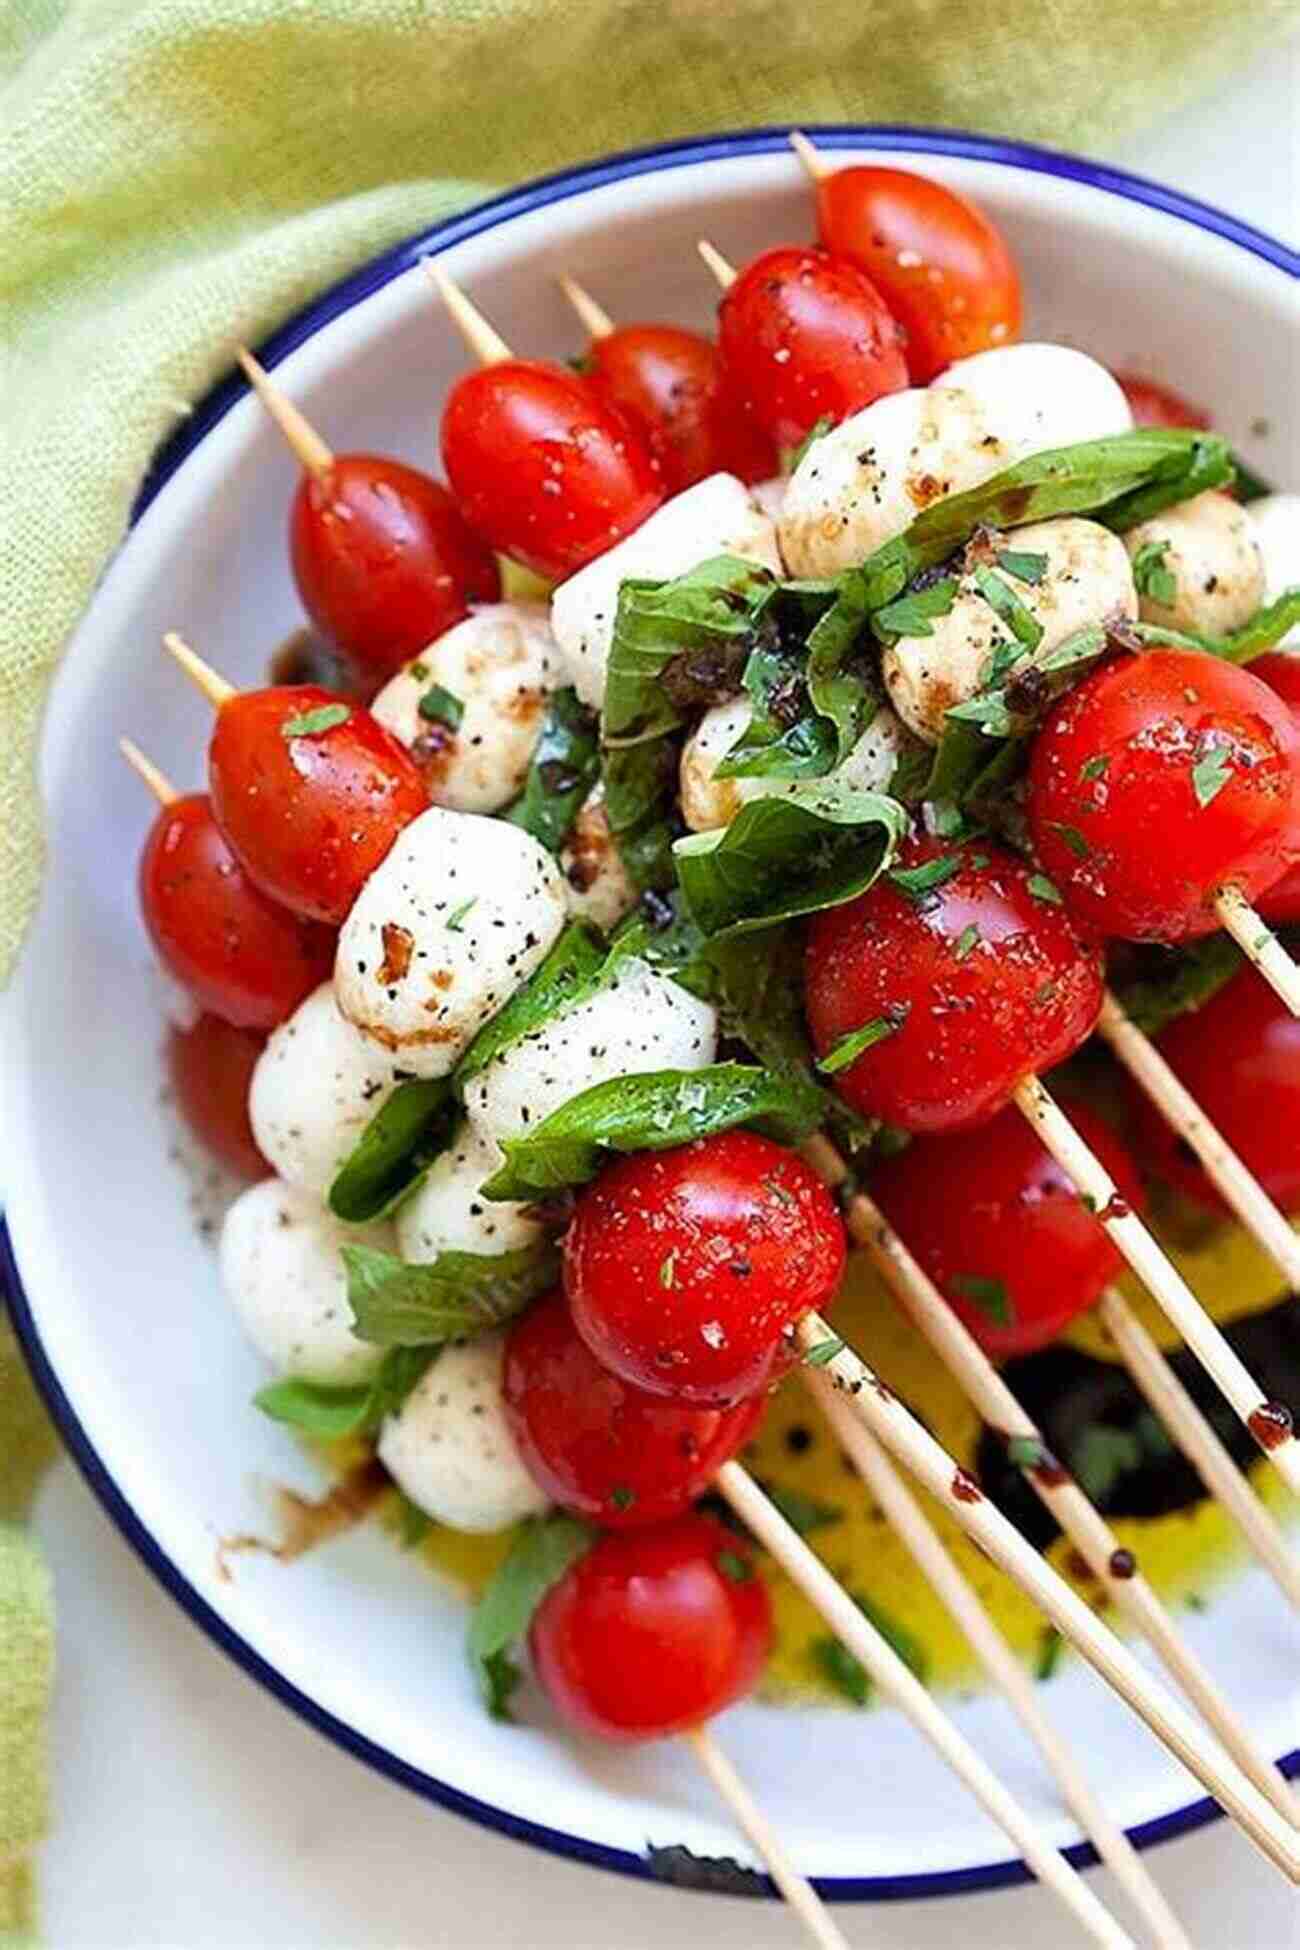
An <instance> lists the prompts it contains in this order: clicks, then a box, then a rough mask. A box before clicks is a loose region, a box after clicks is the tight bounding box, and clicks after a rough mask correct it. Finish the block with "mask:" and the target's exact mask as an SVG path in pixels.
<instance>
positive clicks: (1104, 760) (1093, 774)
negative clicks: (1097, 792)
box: [1079, 752, 1110, 785]
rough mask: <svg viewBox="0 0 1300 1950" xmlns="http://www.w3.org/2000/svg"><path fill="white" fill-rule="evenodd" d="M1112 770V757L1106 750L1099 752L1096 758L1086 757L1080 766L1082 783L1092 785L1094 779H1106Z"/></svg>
mask: <svg viewBox="0 0 1300 1950" xmlns="http://www.w3.org/2000/svg"><path fill="white" fill-rule="evenodd" d="M1109 770H1110V757H1109V755H1108V754H1107V753H1106V752H1098V754H1097V756H1096V758H1089V759H1085V761H1084V763H1083V764H1082V765H1081V766H1080V767H1079V779H1080V781H1081V783H1083V784H1086V785H1091V784H1092V782H1093V780H1094V779H1104V778H1105V776H1106V774H1107V772H1109Z"/></svg>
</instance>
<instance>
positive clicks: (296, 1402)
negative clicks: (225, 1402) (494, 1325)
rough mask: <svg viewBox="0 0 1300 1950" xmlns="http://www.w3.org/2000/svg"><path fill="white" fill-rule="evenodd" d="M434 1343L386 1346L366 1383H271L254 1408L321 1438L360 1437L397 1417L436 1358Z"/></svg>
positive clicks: (264, 1389)
mask: <svg viewBox="0 0 1300 1950" xmlns="http://www.w3.org/2000/svg"><path fill="white" fill-rule="evenodd" d="M439 1351H440V1350H439V1349H438V1348H436V1347H392V1348H389V1350H388V1352H387V1353H386V1354H385V1356H384V1358H383V1360H382V1361H381V1362H380V1364H379V1366H378V1368H377V1369H376V1371H375V1374H374V1376H373V1377H372V1379H371V1380H370V1381H367V1382H361V1383H360V1384H358V1386H356V1387H354V1388H330V1387H326V1386H325V1385H324V1384H322V1383H320V1382H315V1381H274V1382H272V1383H271V1385H270V1386H269V1387H267V1388H262V1389H259V1390H258V1392H257V1394H256V1395H254V1397H253V1403H254V1406H255V1407H257V1408H260V1409H261V1411H262V1413H263V1414H264V1415H269V1416H271V1418H272V1419H273V1420H274V1421H276V1422H287V1423H288V1424H289V1425H290V1426H291V1427H292V1428H295V1429H301V1430H302V1431H303V1433H304V1434H306V1435H314V1436H317V1437H319V1438H320V1439H321V1440H322V1441H326V1442H329V1441H336V1440H337V1439H338V1438H339V1437H340V1436H345V1435H364V1434H369V1433H371V1432H372V1431H373V1430H375V1429H377V1428H378V1427H379V1426H380V1424H381V1423H382V1422H383V1421H384V1419H385V1417H387V1416H389V1415H396V1413H397V1411H398V1410H399V1409H400V1408H401V1406H402V1403H403V1402H404V1401H405V1400H406V1398H407V1396H408V1395H409V1394H410V1392H411V1390H412V1389H413V1388H414V1387H415V1385H416V1383H417V1382H418V1381H421V1380H423V1378H424V1376H425V1375H426V1374H427V1373H428V1371H429V1369H430V1368H431V1367H432V1365H433V1363H434V1362H435V1361H436V1360H437V1358H438V1354H439Z"/></svg>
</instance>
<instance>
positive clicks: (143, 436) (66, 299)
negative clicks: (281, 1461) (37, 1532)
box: [0, 0, 1300, 1942]
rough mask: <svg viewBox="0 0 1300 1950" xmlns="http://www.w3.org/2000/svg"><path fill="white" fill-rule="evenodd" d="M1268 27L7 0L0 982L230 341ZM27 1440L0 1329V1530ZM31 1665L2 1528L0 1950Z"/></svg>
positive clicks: (303, 2)
mask: <svg viewBox="0 0 1300 1950" xmlns="http://www.w3.org/2000/svg"><path fill="white" fill-rule="evenodd" d="M1298 22H1300V11H1298V7H1297V0H1236V4H1233V0H1142V5H1141V6H1134V5H1132V4H1131V0H1004V3H1003V5H1001V6H1000V7H997V8H991V9H981V10H974V9H971V8H969V7H966V6H964V5H960V4H959V3H958V0H871V4H869V5H864V4H863V0H811V4H807V5H805V6H803V7H791V6H790V5H788V4H785V3H783V4H778V0H659V4H657V5H653V6H651V5H647V4H645V0H8V5H7V6H4V7H0V126H3V128H4V130H5V136H4V142H3V146H2V147H0V308H2V310H3V316H4V319H5V337H4V347H5V361H4V372H3V377H4V386H3V393H2V395H0V397H2V398H3V406H2V407H0V413H2V414H3V419H2V420H0V435H2V436H3V459H4V465H3V466H2V467H0V537H3V540H2V541H0V980H2V979H3V977H4V975H5V974H6V973H7V971H8V969H9V967H10V965H11V964H12V960H13V957H14V954H15V953H16V951H17V947H18V944H19V941H20V938H21V934H22V930H23V927H24V926H25V924H26V921H27V918H28V916H29V914H30V911H31V907H32V904H33V901H34V899H35V896H36V892H37V887H38V881H39V874H40V866H41V845H40V819H39V807H38V804H37V798H36V792H35V788H34V781H33V755H34V751H35V746H36V740H37V735H38V730H39V724H40V716H41V710H42V705H43V701H44V695H45V690H46V685H47V682H48V679H49V676H50V673H51V671H52V669H53V667H54V664H55V662H56V661H57V658H58V656H59V653H60V651H61V649H62V647H63V645H64V643H65V641H66V639H67V637H68V634H69V632H70V631H71V629H72V628H73V626H74V624H75V623H76V620H77V617H78V615H79V614H80V612H81V611H82V609H83V608H84V606H85V604H86V601H87V599H88V597H89V595H90V593H91V591H92V589H93V588H94V584H95V580H96V577H97V576H98V575H99V573H100V571H101V570H102V568H103V566H104V564H105V562H106V560H107V559H108V557H109V555H110V554H111V552H112V550H113V548H114V547H115V545H116V544H117V542H118V541H119V539H120V537H121V535H122V533H123V530H124V527H125V524H126V521H127V517H128V512H129V509H130V505H131V501H132V497H133V495H134V492H135V489H136V487H137V485H138V483H139V481H140V478H141V475H142V473H143V471H144V468H145V466H146V463H147V461H148V459H149V456H150V454H151V452H152V451H153V450H154V448H155V447H156V446H157V444H158V442H159V441H160V440H161V439H163V438H164V437H165V436H166V435H167V434H168V433H169V432H170V431H171V430H172V428H173V427H174V426H175V425H176V423H177V421H178V419H180V418H182V417H183V416H184V415H185V414H186V413H187V412H188V411H189V410H190V405H191V403H192V402H193V401H195V400H196V399H198V398H199V397H201V395H202V394H203V392H204V391H205V390H206V388H207V387H208V386H209V385H210V384H211V383H212V381H213V380H214V379H216V377H217V376H218V375H219V374H220V373H221V372H222V371H223V370H224V369H225V368H226V367H227V366H228V365H229V364H230V360H231V348H232V346H233V345H234V344H235V343H236V342H238V341H240V340H249V341H253V342H256V341H257V340H258V339H259V338H261V337H262V336H263V334H264V333H265V332H266V331H268V330H269V329H270V328H271V327H272V326H274V325H275V324H276V322H277V321H278V320H279V319H281V318H283V317H284V316H285V314H286V313H288V312H290V311H292V310H293V309H294V308H295V307H297V306H298V305H300V304H302V303H303V302H304V301H305V300H306V299H307V298H309V297H310V296H311V295H312V293H313V292H315V291H318V290H319V289H320V288H321V287H322V286H324V285H326V284H328V283H329V282H330V281H331V280H333V279H334V278H337V277H338V276H340V275H341V274H342V273H344V272H345V271H346V270H348V269H349V268H350V267H351V266H352V265H354V264H356V263H357V262H358V261H359V260H361V259H364V258H366V257H368V256H370V255H372V254H373V253H375V252H377V251H379V250H382V249H383V248H384V247H385V246H387V245H389V244H391V243H393V242H394V241H396V240H397V239H398V238H400V237H402V236H403V235H405V234H407V233H409V232H411V231H414V230H417V229H419V228H421V227H422V226H424V225H426V224H428V223H430V222H432V221H433V220H434V219H436V218H437V217H439V216H441V215H443V214H445V213H447V212H448V211H450V210H451V209H453V208H455V207H457V206H459V205H463V204H464V203H466V202H468V201H470V200H472V199H473V198H474V197H475V196H476V195H479V194H481V193H482V192H483V190H484V189H486V188H487V187H489V186H498V185H502V184H506V183H510V182H517V181H519V180H520V179H521V178H524V177H527V176H529V175H530V174H534V173H536V172H538V171H541V170H545V169H551V168H555V167H558V166H560V165H562V164H565V163H568V162H572V161H576V160H578V159H580V158H582V157H587V156H592V155H595V154H598V153H600V152H601V151H603V150H607V149H614V148H621V147H626V146H628V145H630V144H635V143H638V142H645V141H650V140H654V139H658V138H665V137H671V136H677V135H682V134H686V133H690V132H695V131H701V130H706V129H717V128H723V127H729V126H736V125H740V124H746V123H755V122H766V121H791V120H793V121H807V122H816V121H834V120H840V119H845V120H858V121H910V122H919V123H931V124H939V125H947V126H950V127H954V126H955V127H965V128H972V129H981V130H985V131H988V132H991V133H997V134H1008V135H1016V136H1022V137H1028V138H1032V139H1037V140H1040V141H1046V142H1052V143H1058V144H1062V145H1066V146H1073V147H1077V148H1080V149H1083V150H1085V151H1093V152H1096V151H1097V150H1099V149H1104V147H1105V146H1106V144H1107V143H1108V142H1109V141H1110V140H1112V139H1113V138H1114V137H1115V136H1116V135H1117V134H1118V133H1120V132H1121V131H1123V130H1126V129H1128V128H1130V127H1132V126H1134V125H1135V124H1137V123H1139V122H1140V121H1142V120H1144V119H1149V118H1151V117H1152V116H1153V114H1160V115H1166V114H1170V113H1173V112H1176V111H1177V110H1179V109H1180V108H1181V107H1183V106H1184V105H1185V104H1187V103H1189V102H1191V101H1192V100H1194V98H1195V97H1196V95H1197V93H1198V92H1200V91H1203V90H1205V89H1207V88H1209V87H1211V86H1212V85H1213V84H1214V83H1215V82H1216V81H1218V80H1219V79H1220V77H1221V76H1222V75H1223V74H1224V72H1225V71H1226V70H1228V69H1229V68H1231V67H1232V66H1233V65H1235V64H1236V63H1238V62H1240V61H1242V60H1243V59H1245V58H1246V57H1247V56H1248V55H1249V54H1250V53H1251V52H1253V51H1254V50H1255V49H1256V48H1258V47H1259V46H1260V45H1262V44H1264V43H1265V42H1266V41H1267V40H1268V39H1269V38H1270V36H1272V37H1276V36H1277V35H1278V34H1279V33H1281V32H1283V31H1284V30H1286V29H1287V28H1291V27H1294V26H1295V25H1297V23H1298ZM124 870H125V869H124ZM2 1334H3V1330H2V1329H0V1336H2ZM49 1441H50V1438H49V1434H48V1429H47V1428H46V1426H45V1424H44V1421H43V1418H42V1417H41V1415H40V1412H39V1409H37V1408H36V1406H35V1404H34V1401H33V1398H32V1397H31V1395H30V1391H29V1390H28V1389H27V1388H26V1387H25V1385H24V1382H23V1381H22V1379H21V1378H20V1370H19V1366H18V1363H17V1361H16V1358H15V1357H14V1355H13V1352H12V1344H11V1343H9V1344H6V1343H5V1342H4V1340H3V1338H0V1521H2V1520H3V1519H5V1518H11V1519H12V1518H14V1517H16V1516H18V1515H19V1514H20V1511H21V1507H22V1505H23V1503H24V1502H25V1500H26V1497H27V1495H28V1492H29V1490H30V1488H31V1485H32V1482H33V1481H34V1478H35V1474H36V1472H37V1470H38V1469H39V1466H40V1463H41V1460H42V1459H43V1457H44V1456H45V1454H46V1453H48V1448H49ZM51 1669H52V1653H51V1619H50V1605H49V1591H48V1587H47V1583H46V1580H45V1577H44V1574H43V1572H42V1570H41V1567H40V1565H39V1563H38V1562H37V1559H36V1557H35V1555H34V1552H33V1550H32V1548H31V1546H30V1544H29V1542H28V1541H26V1540H25V1538H24V1537H23V1535H22V1534H21V1532H20V1531H19V1530H18V1529H17V1528H16V1527H14V1525H13V1523H12V1522H10V1523H9V1524H7V1525H5V1526H4V1527H0V1940H3V1941H5V1942H17V1941H19V1940H20V1939H21V1938H22V1937H23V1935H24V1933H25V1932H26V1931H28V1930H29V1929H30V1928H31V1927H32V1922H33V1918H32V1913H31V1878H30V1873H29V1860H30V1850H31V1848H32V1845H33V1844H34V1842H35V1841H36V1840H37V1839H38V1837H39V1835H40V1833H41V1832H42V1829H43V1826H44V1823H45V1819H46V1810H47V1784H46V1778H45V1771H44V1761H43V1757H42V1744H41V1739H40V1729H41V1725H42V1722H43V1718H44V1711H45V1704H46V1700H47V1696H48V1690H49V1685H50V1680H51Z"/></svg>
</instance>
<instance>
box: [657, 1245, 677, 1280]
mask: <svg viewBox="0 0 1300 1950" xmlns="http://www.w3.org/2000/svg"><path fill="white" fill-rule="evenodd" d="M676 1280H677V1254H676V1252H671V1253H666V1254H665V1255H664V1257H663V1259H661V1260H660V1262H659V1284H660V1286H663V1287H671V1286H673V1285H675V1283H676Z"/></svg>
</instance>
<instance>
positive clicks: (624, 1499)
mask: <svg viewBox="0 0 1300 1950" xmlns="http://www.w3.org/2000/svg"><path fill="white" fill-rule="evenodd" d="M609 1500H610V1502H611V1503H612V1504H613V1506H614V1508H615V1509H616V1510H630V1509H631V1508H632V1506H633V1504H634V1503H635V1502H636V1491H635V1490H630V1489H629V1488H628V1487H627V1485H626V1484H625V1483H616V1484H615V1485H614V1487H613V1489H612V1490H611V1491H610V1493H609Z"/></svg>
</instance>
